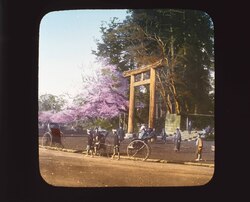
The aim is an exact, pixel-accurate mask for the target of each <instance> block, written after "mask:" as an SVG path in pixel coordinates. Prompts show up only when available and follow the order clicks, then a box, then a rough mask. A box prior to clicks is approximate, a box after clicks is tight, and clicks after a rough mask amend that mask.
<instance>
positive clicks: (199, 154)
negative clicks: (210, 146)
mask: <svg viewBox="0 0 250 202" xmlns="http://www.w3.org/2000/svg"><path fill="white" fill-rule="evenodd" d="M181 140H182V139H181V131H180V129H179V128H178V127H177V128H176V132H175V133H174V151H175V152H179V151H180V146H181ZM195 145H196V159H195V161H201V160H202V149H203V140H202V138H201V134H200V133H198V134H197V138H196V140H195Z"/></svg>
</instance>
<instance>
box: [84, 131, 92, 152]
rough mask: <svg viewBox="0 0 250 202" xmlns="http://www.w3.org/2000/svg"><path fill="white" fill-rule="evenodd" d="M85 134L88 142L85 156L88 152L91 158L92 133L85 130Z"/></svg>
mask: <svg viewBox="0 0 250 202" xmlns="http://www.w3.org/2000/svg"><path fill="white" fill-rule="evenodd" d="M87 134H88V142H87V148H86V150H87V154H86V156H88V155H89V152H90V154H91V157H93V133H92V131H91V130H89V129H88V130H87Z"/></svg>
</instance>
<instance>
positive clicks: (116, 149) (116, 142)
mask: <svg viewBox="0 0 250 202" xmlns="http://www.w3.org/2000/svg"><path fill="white" fill-rule="evenodd" d="M112 132H113V135H114V147H113V155H112V157H111V159H114V158H115V156H116V153H117V156H118V159H117V160H119V159H120V139H119V136H118V133H117V130H116V129H113V130H112Z"/></svg>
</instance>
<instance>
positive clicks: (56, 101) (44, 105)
mask: <svg viewBox="0 0 250 202" xmlns="http://www.w3.org/2000/svg"><path fill="white" fill-rule="evenodd" d="M65 103H66V100H65V98H64V97H63V96H55V95H51V94H43V95H41V96H40V97H39V101H38V104H39V111H49V110H55V111H56V112H58V111H60V110H61V108H62V107H63V106H64V104H65Z"/></svg>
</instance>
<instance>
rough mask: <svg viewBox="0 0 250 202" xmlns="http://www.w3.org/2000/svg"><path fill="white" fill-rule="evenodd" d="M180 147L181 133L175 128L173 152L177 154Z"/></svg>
mask: <svg viewBox="0 0 250 202" xmlns="http://www.w3.org/2000/svg"><path fill="white" fill-rule="evenodd" d="M180 147H181V131H180V129H179V128H178V127H177V128H176V133H175V136H174V151H175V152H179V151H180Z"/></svg>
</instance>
